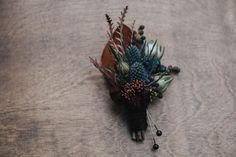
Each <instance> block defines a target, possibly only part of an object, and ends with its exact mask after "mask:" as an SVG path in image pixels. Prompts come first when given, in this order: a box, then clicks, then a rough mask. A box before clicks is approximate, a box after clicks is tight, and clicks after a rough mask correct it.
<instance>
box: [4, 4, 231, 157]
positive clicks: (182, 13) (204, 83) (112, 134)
mask: <svg viewBox="0 0 236 157" xmlns="http://www.w3.org/2000/svg"><path fill="white" fill-rule="evenodd" d="M125 5H129V11H128V16H127V19H126V22H127V24H128V25H131V24H132V22H133V20H134V19H136V28H137V27H138V26H139V25H141V24H144V25H145V26H146V27H145V34H146V37H147V38H148V39H150V40H151V39H153V40H155V39H156V38H157V39H158V41H159V42H160V43H162V44H163V45H165V46H166V53H165V55H164V57H163V63H165V64H166V65H168V64H174V65H178V66H180V67H181V69H182V71H181V73H180V74H179V75H178V76H177V77H175V80H174V81H173V83H172V85H171V86H170V88H169V89H168V90H167V92H166V93H165V95H164V97H163V99H162V100H160V101H157V102H155V104H154V105H152V106H151V107H150V111H151V113H152V115H153V117H154V118H155V119H156V121H157V123H158V126H159V127H160V128H161V129H162V131H163V136H162V137H160V138H158V143H159V144H160V150H159V151H158V152H152V151H150V148H151V146H152V141H151V133H150V130H147V132H146V139H145V141H144V143H143V144H137V143H134V142H132V141H131V140H130V135H129V132H128V130H127V127H126V123H125V120H124V118H123V117H122V115H123V111H122V110H121V109H120V108H119V107H118V106H115V105H114V104H113V103H112V101H111V99H110V97H109V93H108V90H107V89H106V86H105V83H104V80H103V79H102V76H101V74H100V73H99V72H98V71H97V70H96V69H95V68H94V67H93V66H92V65H91V64H90V63H89V56H91V57H97V58H98V59H99V58H100V56H101V53H102V51H103V48H104V45H105V43H106V42H107V36H106V31H107V29H108V28H107V23H106V20H105V17H104V14H105V13H108V14H110V16H111V17H112V18H113V20H114V21H115V20H117V19H118V18H117V17H118V16H119V14H120V11H121V10H122V8H123V7H124V6H125ZM235 26H236V1H235V0H226V1H220V0H207V1H206V0H199V1H194V0H179V1H177V0H175V1H172V0H165V1H161V0H142V1H141V0H137V1H117V0H109V1H104V0H95V1H91V0H79V1H78V0H67V1H64V0H31V1H29V0H21V1H19V0H0V108H1V110H0V156H1V157H78V156H79V157H84V156H88V157H110V156H117V157H120V156H124V157H145V156H162V157H192V156H194V157H235V156H236V113H235V104H236V94H235V92H236V81H235V80H236V68H235V67H236V52H235V50H236V29H235V28H236V27H235Z"/></svg>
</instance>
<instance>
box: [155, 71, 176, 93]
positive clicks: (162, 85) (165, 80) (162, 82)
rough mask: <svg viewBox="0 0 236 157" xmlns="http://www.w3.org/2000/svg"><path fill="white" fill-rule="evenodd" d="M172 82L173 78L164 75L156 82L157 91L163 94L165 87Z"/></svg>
mask: <svg viewBox="0 0 236 157" xmlns="http://www.w3.org/2000/svg"><path fill="white" fill-rule="evenodd" d="M172 80H173V78H172V77H171V76H170V75H165V76H162V77H161V78H160V79H159V80H158V81H157V83H158V84H159V87H158V89H159V91H160V92H161V93H163V92H164V91H165V90H166V89H167V87H168V86H169V84H170V83H171V81H172Z"/></svg>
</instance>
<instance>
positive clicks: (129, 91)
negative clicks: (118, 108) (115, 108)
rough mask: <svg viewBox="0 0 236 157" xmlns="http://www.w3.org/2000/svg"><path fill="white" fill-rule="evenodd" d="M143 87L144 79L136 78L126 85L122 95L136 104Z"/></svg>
mask: <svg viewBox="0 0 236 157" xmlns="http://www.w3.org/2000/svg"><path fill="white" fill-rule="evenodd" d="M143 89H144V82H143V81H142V80H134V81H132V82H131V83H127V84H126V85H125V87H124V90H123V92H122V96H123V97H124V98H125V99H126V100H128V101H129V102H131V103H132V104H135V102H136V101H137V97H136V96H140V94H141V93H142V91H143Z"/></svg>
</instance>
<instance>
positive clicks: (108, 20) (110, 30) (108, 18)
mask: <svg viewBox="0 0 236 157" xmlns="http://www.w3.org/2000/svg"><path fill="white" fill-rule="evenodd" d="M105 16H106V19H107V23H108V26H109V34H108V35H109V36H112V35H113V30H114V27H113V23H112V19H111V17H110V16H109V15H108V14H105Z"/></svg>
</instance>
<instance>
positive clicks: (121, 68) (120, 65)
mask: <svg viewBox="0 0 236 157" xmlns="http://www.w3.org/2000/svg"><path fill="white" fill-rule="evenodd" d="M117 69H118V70H119V71H120V72H121V73H122V74H123V75H126V74H128V72H129V65H128V64H127V63H126V62H124V61H120V62H119V63H118V64H117Z"/></svg>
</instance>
